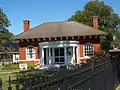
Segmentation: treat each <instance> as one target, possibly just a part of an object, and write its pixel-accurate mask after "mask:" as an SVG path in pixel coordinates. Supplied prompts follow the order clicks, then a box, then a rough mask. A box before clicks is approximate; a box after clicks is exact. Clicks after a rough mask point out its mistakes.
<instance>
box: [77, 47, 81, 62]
mask: <svg viewBox="0 0 120 90" xmlns="http://www.w3.org/2000/svg"><path fill="white" fill-rule="evenodd" d="M76 49H77V50H76V57H77V64H78V63H79V61H78V49H79V46H77V48H76ZM79 54H80V53H79Z"/></svg>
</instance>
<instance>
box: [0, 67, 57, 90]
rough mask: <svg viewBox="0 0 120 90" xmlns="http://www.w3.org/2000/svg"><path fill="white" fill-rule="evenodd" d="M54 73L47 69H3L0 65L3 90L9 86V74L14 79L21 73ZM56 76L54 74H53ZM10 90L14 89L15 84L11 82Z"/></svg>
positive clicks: (26, 74) (27, 74)
mask: <svg viewBox="0 0 120 90" xmlns="http://www.w3.org/2000/svg"><path fill="white" fill-rule="evenodd" d="M53 73H55V71H54V72H53V71H48V70H34V69H33V70H24V71H20V70H19V69H4V68H3V67H0V78H2V81H3V85H2V86H3V90H7V88H8V86H9V83H8V81H9V76H10V77H11V80H16V78H17V77H16V76H17V75H18V76H21V75H25V76H29V75H51V74H53ZM55 76H56V75H55ZM11 86H12V90H16V89H15V84H14V83H12V84H11Z"/></svg>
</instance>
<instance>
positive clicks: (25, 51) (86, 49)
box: [15, 16, 105, 68]
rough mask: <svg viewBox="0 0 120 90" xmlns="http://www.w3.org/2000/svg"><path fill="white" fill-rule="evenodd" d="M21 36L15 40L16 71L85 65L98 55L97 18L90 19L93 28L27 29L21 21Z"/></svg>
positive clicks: (57, 25) (75, 25) (63, 25)
mask: <svg viewBox="0 0 120 90" xmlns="http://www.w3.org/2000/svg"><path fill="white" fill-rule="evenodd" d="M23 22H24V24H23V25H24V32H23V33H20V34H18V35H16V36H15V39H16V40H18V41H19V51H20V52H19V53H20V55H19V58H20V60H19V64H20V68H21V67H22V66H24V64H25V65H26V64H27V63H33V64H36V65H40V66H44V65H61V64H65V65H68V64H79V63H83V62H84V63H86V62H87V60H88V59H89V58H90V57H92V56H94V53H95V52H100V47H101V46H100V36H102V35H105V33H104V32H102V31H100V30H98V17H97V16H94V17H93V27H90V26H87V25H84V24H82V23H78V22H74V21H65V22H47V23H43V24H41V25H39V26H36V27H34V28H31V29H30V21H29V20H24V21H23Z"/></svg>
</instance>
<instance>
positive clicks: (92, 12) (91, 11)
mask: <svg viewBox="0 0 120 90" xmlns="http://www.w3.org/2000/svg"><path fill="white" fill-rule="evenodd" d="M92 16H98V17H99V29H100V30H106V29H115V28H116V25H118V24H120V18H119V16H118V14H116V13H114V10H113V9H112V7H110V6H108V5H105V4H104V2H99V1H90V2H88V3H87V4H85V6H84V9H83V11H80V10H78V11H76V13H75V14H74V15H72V16H71V17H70V18H69V19H68V20H69V21H77V22H82V23H85V24H87V25H90V26H92Z"/></svg>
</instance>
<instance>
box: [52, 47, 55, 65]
mask: <svg viewBox="0 0 120 90" xmlns="http://www.w3.org/2000/svg"><path fill="white" fill-rule="evenodd" d="M52 53H53V59H52V64H53V65H54V63H55V53H54V48H52Z"/></svg>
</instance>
